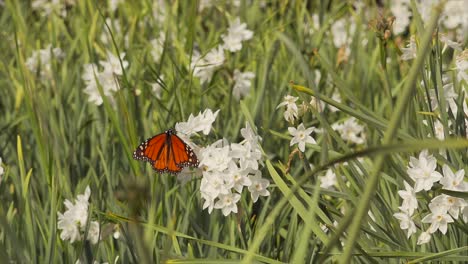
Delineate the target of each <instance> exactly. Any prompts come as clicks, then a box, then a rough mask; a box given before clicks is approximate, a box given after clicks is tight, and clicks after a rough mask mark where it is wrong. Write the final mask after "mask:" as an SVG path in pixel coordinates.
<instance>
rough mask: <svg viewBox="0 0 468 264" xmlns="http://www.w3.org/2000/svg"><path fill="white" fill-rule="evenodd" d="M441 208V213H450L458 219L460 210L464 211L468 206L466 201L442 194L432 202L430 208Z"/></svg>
mask: <svg viewBox="0 0 468 264" xmlns="http://www.w3.org/2000/svg"><path fill="white" fill-rule="evenodd" d="M431 205H432V206H434V207H440V208H441V211H446V212H448V213H449V214H450V215H451V216H452V217H453V218H454V219H458V214H459V213H460V210H463V208H464V207H465V206H467V205H468V204H467V203H466V202H465V200H463V199H461V198H457V197H452V196H449V195H446V194H441V195H439V196H437V197H434V199H432V200H431V203H430V204H429V207H431Z"/></svg>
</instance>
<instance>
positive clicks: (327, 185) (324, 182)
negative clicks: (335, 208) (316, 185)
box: [319, 169, 337, 189]
mask: <svg viewBox="0 0 468 264" xmlns="http://www.w3.org/2000/svg"><path fill="white" fill-rule="evenodd" d="M319 180H320V188H324V189H331V188H332V187H333V186H334V185H335V184H336V183H337V181H336V174H335V173H334V172H333V170H332V169H328V170H327V173H325V175H324V176H320V177H319Z"/></svg>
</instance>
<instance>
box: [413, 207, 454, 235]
mask: <svg viewBox="0 0 468 264" xmlns="http://www.w3.org/2000/svg"><path fill="white" fill-rule="evenodd" d="M429 209H430V210H431V213H430V214H428V215H426V216H425V217H424V218H423V219H422V220H421V222H423V223H431V226H430V227H429V230H428V231H429V233H431V234H432V233H434V232H435V231H437V230H440V232H442V234H444V235H445V233H446V232H447V225H448V224H449V223H453V219H452V217H451V216H450V215H449V214H447V211H446V210H445V209H446V208H445V206H443V205H440V204H433V203H431V204H429Z"/></svg>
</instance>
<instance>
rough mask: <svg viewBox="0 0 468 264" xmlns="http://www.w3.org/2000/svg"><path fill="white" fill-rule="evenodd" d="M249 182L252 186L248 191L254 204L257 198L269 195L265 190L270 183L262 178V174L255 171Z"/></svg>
mask: <svg viewBox="0 0 468 264" xmlns="http://www.w3.org/2000/svg"><path fill="white" fill-rule="evenodd" d="M250 180H251V181H252V184H251V185H250V186H249V191H250V195H251V196H252V200H253V201H254V203H255V202H256V201H257V200H258V197H259V196H268V195H270V192H269V191H268V190H267V189H266V188H267V187H268V186H269V185H270V182H269V181H268V180H267V179H264V178H262V173H261V172H260V171H257V172H256V173H255V175H251V176H250Z"/></svg>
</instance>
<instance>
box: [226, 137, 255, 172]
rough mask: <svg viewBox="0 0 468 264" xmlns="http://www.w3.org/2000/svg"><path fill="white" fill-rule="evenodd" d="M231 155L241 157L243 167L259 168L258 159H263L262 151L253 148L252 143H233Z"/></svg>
mask: <svg viewBox="0 0 468 264" xmlns="http://www.w3.org/2000/svg"><path fill="white" fill-rule="evenodd" d="M230 156H231V157H233V158H238V159H239V162H240V165H241V168H242V169H247V168H251V169H253V170H258V161H259V160H260V159H261V157H262V153H261V152H260V150H258V149H252V147H251V146H250V145H247V144H245V145H242V144H234V143H233V144H231V153H230Z"/></svg>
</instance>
